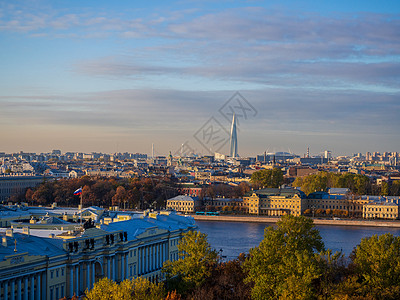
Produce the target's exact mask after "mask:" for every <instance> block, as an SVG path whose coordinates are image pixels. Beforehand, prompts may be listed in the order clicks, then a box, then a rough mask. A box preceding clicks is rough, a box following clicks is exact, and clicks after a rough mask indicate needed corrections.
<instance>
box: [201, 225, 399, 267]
mask: <svg viewBox="0 0 400 300" xmlns="http://www.w3.org/2000/svg"><path fill="white" fill-rule="evenodd" d="M196 224H197V226H198V227H199V230H200V231H201V232H202V233H206V234H207V235H208V242H209V243H210V245H211V247H213V248H215V249H216V250H217V251H219V250H220V249H222V255H223V256H226V260H232V259H235V258H236V257H238V255H239V254H240V253H248V252H249V250H250V248H253V247H255V246H258V245H259V244H260V242H261V241H262V239H263V236H264V228H265V227H266V226H272V225H271V224H267V223H264V224H263V223H246V222H212V221H199V220H198V221H196ZM316 228H317V229H318V230H319V232H320V234H321V237H322V240H323V241H324V243H325V248H327V249H331V250H333V252H335V251H343V252H344V254H345V255H346V256H348V255H349V254H350V253H351V251H352V250H353V248H354V247H356V246H357V245H358V244H359V243H360V242H361V239H362V238H364V237H369V236H372V235H374V234H378V235H381V234H385V233H387V232H390V233H392V234H393V235H395V236H400V228H381V227H364V226H328V225H317V226H316Z"/></svg>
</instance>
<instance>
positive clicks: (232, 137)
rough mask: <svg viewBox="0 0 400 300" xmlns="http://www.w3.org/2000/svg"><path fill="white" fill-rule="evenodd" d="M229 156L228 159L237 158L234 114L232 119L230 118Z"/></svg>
mask: <svg viewBox="0 0 400 300" xmlns="http://www.w3.org/2000/svg"><path fill="white" fill-rule="evenodd" d="M229 156H230V157H237V156H238V141H237V132H236V115H235V114H233V117H232V127H231V135H230V152H229Z"/></svg>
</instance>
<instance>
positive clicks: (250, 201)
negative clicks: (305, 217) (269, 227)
mask: <svg viewBox="0 0 400 300" xmlns="http://www.w3.org/2000/svg"><path fill="white" fill-rule="evenodd" d="M243 204H244V207H245V209H246V210H247V212H248V213H249V214H253V215H266V216H282V215H286V214H291V215H295V216H300V215H302V214H303V211H304V210H305V209H307V197H306V195H305V194H304V193H303V192H302V191H300V190H297V189H293V188H285V189H280V188H267V189H261V190H257V191H251V192H249V193H248V194H247V195H246V196H245V197H243Z"/></svg>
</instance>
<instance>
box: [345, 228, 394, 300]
mask: <svg viewBox="0 0 400 300" xmlns="http://www.w3.org/2000/svg"><path fill="white" fill-rule="evenodd" d="M352 257H353V262H354V264H355V266H356V270H357V273H358V274H359V275H360V277H361V279H362V286H363V289H364V290H366V291H367V293H369V294H371V295H372V296H374V297H376V298H379V299H383V298H382V295H385V298H387V299H399V298H400V286H399V282H400V237H394V236H393V235H392V234H391V233H386V234H384V235H381V236H378V235H374V236H372V237H369V238H363V239H362V240H361V243H360V244H359V245H358V246H357V247H356V249H355V250H354V253H353V255H352Z"/></svg>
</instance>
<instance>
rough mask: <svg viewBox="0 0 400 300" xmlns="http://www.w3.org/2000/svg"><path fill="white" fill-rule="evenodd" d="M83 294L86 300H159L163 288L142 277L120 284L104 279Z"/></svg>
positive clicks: (161, 285)
mask: <svg viewBox="0 0 400 300" xmlns="http://www.w3.org/2000/svg"><path fill="white" fill-rule="evenodd" d="M85 294H86V297H85V299H87V300H103V299H108V300H161V299H163V298H164V297H163V295H164V287H163V284H162V283H160V284H156V283H152V282H150V281H149V280H147V279H145V278H143V277H137V278H135V279H132V280H129V279H126V280H124V281H122V282H121V283H120V284H117V283H116V282H114V281H112V280H110V279H108V278H106V277H105V278H102V279H100V280H99V281H98V282H96V283H95V284H94V286H93V288H92V289H91V290H90V291H88V290H86V293H85Z"/></svg>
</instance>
